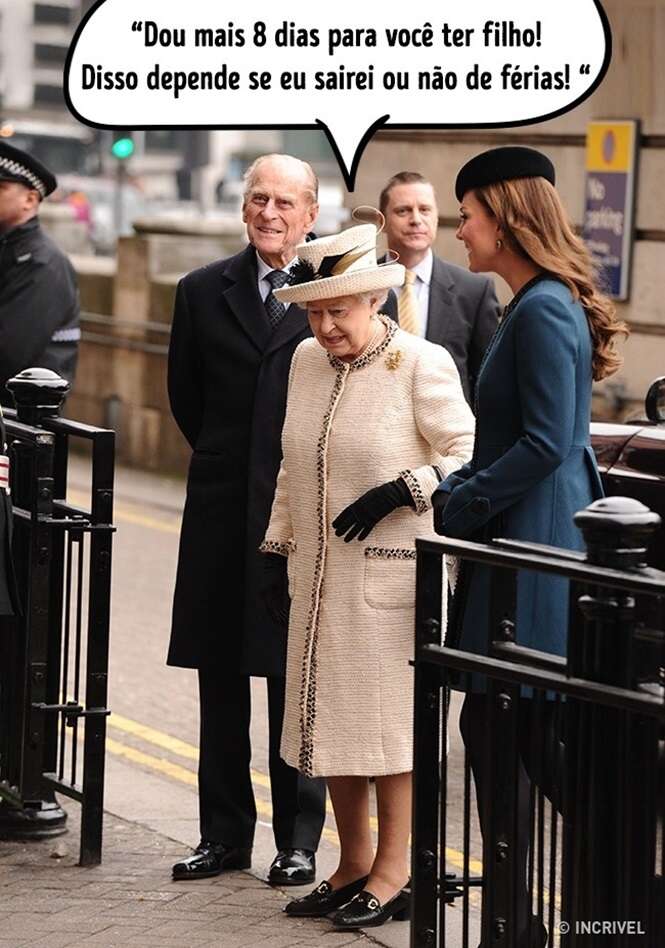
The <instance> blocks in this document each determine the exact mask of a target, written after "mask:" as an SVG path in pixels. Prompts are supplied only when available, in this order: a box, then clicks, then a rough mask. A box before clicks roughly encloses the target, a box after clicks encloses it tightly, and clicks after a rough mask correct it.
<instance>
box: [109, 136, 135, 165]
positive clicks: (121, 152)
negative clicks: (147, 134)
mask: <svg viewBox="0 0 665 948" xmlns="http://www.w3.org/2000/svg"><path fill="white" fill-rule="evenodd" d="M111 154H112V155H113V157H114V158H117V159H118V160H119V161H126V160H127V158H131V157H132V155H133V154H134V140H133V139H132V138H129V136H127V135H122V136H121V135H120V134H118V135H117V136H115V137H114V139H113V144H112V145H111Z"/></svg>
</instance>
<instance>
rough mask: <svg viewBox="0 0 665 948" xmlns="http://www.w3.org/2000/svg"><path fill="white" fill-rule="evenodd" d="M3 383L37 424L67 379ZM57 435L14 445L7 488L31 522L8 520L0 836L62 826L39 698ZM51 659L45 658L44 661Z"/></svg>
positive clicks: (48, 675)
mask: <svg viewBox="0 0 665 948" xmlns="http://www.w3.org/2000/svg"><path fill="white" fill-rule="evenodd" d="M7 388H8V389H9V391H10V392H11V393H12V395H13V397H14V401H15V403H16V407H17V418H18V421H19V422H21V423H22V424H25V425H29V426H31V427H41V423H42V421H43V419H44V418H45V417H53V416H54V415H57V414H58V412H59V410H60V407H61V405H62V403H63V401H64V398H65V396H66V394H67V391H68V389H69V383H68V382H67V381H65V379H62V378H60V376H59V375H57V374H56V373H55V372H51V371H50V370H48V369H26V370H24V371H23V372H21V373H19V375H17V376H16V377H15V378H13V379H10V381H9V382H8V383H7ZM54 446H55V437H54V435H53V434H52V433H51V432H48V431H44V432H43V434H40V435H39V436H38V437H37V439H36V440H35V442H34V443H32V444H28V443H25V444H24V443H20V442H16V443H15V444H14V445H12V450H11V454H12V478H11V479H12V492H13V496H14V504H15V505H16V506H17V507H20V508H22V509H23V510H25V511H27V512H28V514H29V518H30V519H29V521H28V522H25V521H21V520H18V521H17V522H16V523H15V525H14V540H13V559H14V562H15V564H16V570H17V580H18V587H19V593H20V595H21V598H22V600H23V601H22V607H23V615H22V616H21V617H20V618H19V619H18V620H16V624H15V626H14V629H15V633H16V635H15V644H14V649H15V652H14V657H15V659H19V661H18V664H17V665H14V668H22V669H23V670H24V672H25V679H24V681H23V686H22V687H21V688H20V689H18V690H17V692H16V695H15V700H16V701H17V702H19V703H20V704H21V707H17V706H15V707H14V709H13V712H14V713H15V714H16V715H17V717H18V718H19V719H20V718H22V720H23V727H22V730H23V734H22V735H21V734H20V733H18V734H17V735H16V737H17V738H18V739H21V736H22V762H21V767H20V776H21V781H20V782H21V799H22V807H21V808H17V807H15V806H2V807H0V835H1V836H2V837H4V838H19V839H20V838H26V837H28V838H43V837H50V836H58V835H60V834H61V833H64V832H65V831H66V828H65V823H66V819H67V814H66V813H65V812H64V810H63V809H62V808H61V807H60V806H59V805H58V804H57V802H56V799H55V794H54V793H53V792H52V791H51V790H49V789H47V788H45V787H44V783H43V777H42V775H43V773H44V765H45V748H46V747H47V746H48V745H49V733H50V737H51V741H50V744H51V745H54V743H55V731H54V725H53V724H52V722H51V721H49V720H48V719H47V717H46V716H45V715H44V713H43V711H41V710H39V708H38V705H40V704H48V703H49V702H50V701H51V700H53V693H54V686H55V689H56V691H57V677H56V678H55V680H54V677H53V671H52V665H53V661H52V658H53V655H58V656H59V640H58V642H55V643H54V642H53V636H52V630H51V629H50V618H49V617H50V615H51V602H50V598H51V593H50V590H51V588H52V584H51V577H50V571H51V565H52V532H51V529H50V527H49V525H48V523H47V519H48V518H49V517H50V516H51V515H52V512H53V465H54ZM49 658H51V662H49Z"/></svg>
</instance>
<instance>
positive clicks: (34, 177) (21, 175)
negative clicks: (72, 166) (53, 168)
mask: <svg viewBox="0 0 665 948" xmlns="http://www.w3.org/2000/svg"><path fill="white" fill-rule="evenodd" d="M0 181H16V182H18V183H19V184H24V185H25V186H26V187H27V188H34V190H35V191H38V192H39V196H40V198H45V197H48V195H49V194H51V192H52V191H55V189H56V187H57V184H58V182H57V181H56V179H55V175H53V174H51V172H50V171H49V170H48V168H47V167H46V166H45V165H43V164H42V163H41V161H37V159H36V158H33V156H32V155H29V154H28V153H27V151H22V150H21V149H20V148H15V147H14V146H13V145H10V144H9V142H6V141H3V140H2V139H0Z"/></svg>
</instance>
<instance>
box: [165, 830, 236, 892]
mask: <svg viewBox="0 0 665 948" xmlns="http://www.w3.org/2000/svg"><path fill="white" fill-rule="evenodd" d="M251 864H252V850H251V849H240V848H239V847H237V846H227V845H226V844H225V843H210V842H208V841H207V840H205V839H202V840H201V842H200V843H199V845H198V846H197V847H196V849H195V850H194V855H193V856H187V857H186V858H185V859H181V860H180V862H177V863H176V864H175V865H174V867H173V878H174V879H175V880H176V881H178V882H180V881H182V880H183V879H209V878H210V877H211V876H218V875H219V874H220V872H226V871H228V870H231V869H249V867H250V866H251Z"/></svg>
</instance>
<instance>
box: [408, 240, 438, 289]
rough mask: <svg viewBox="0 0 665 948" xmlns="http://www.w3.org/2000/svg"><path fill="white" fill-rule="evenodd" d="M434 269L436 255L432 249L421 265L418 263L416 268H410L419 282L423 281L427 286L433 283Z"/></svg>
mask: <svg viewBox="0 0 665 948" xmlns="http://www.w3.org/2000/svg"><path fill="white" fill-rule="evenodd" d="M433 268H434V254H433V253H432V248H431V247H430V249H429V250H428V251H427V253H426V254H425V256H424V257H423V259H422V260H421V261H420V263H417V264H416V265H415V267H409V270H411V271H412V272H413V273H415V274H416V276H417V277H418V279H419V280H422V282H423V283H425V284H426V285H427V286H429V285H430V283H431V282H432V270H433Z"/></svg>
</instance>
